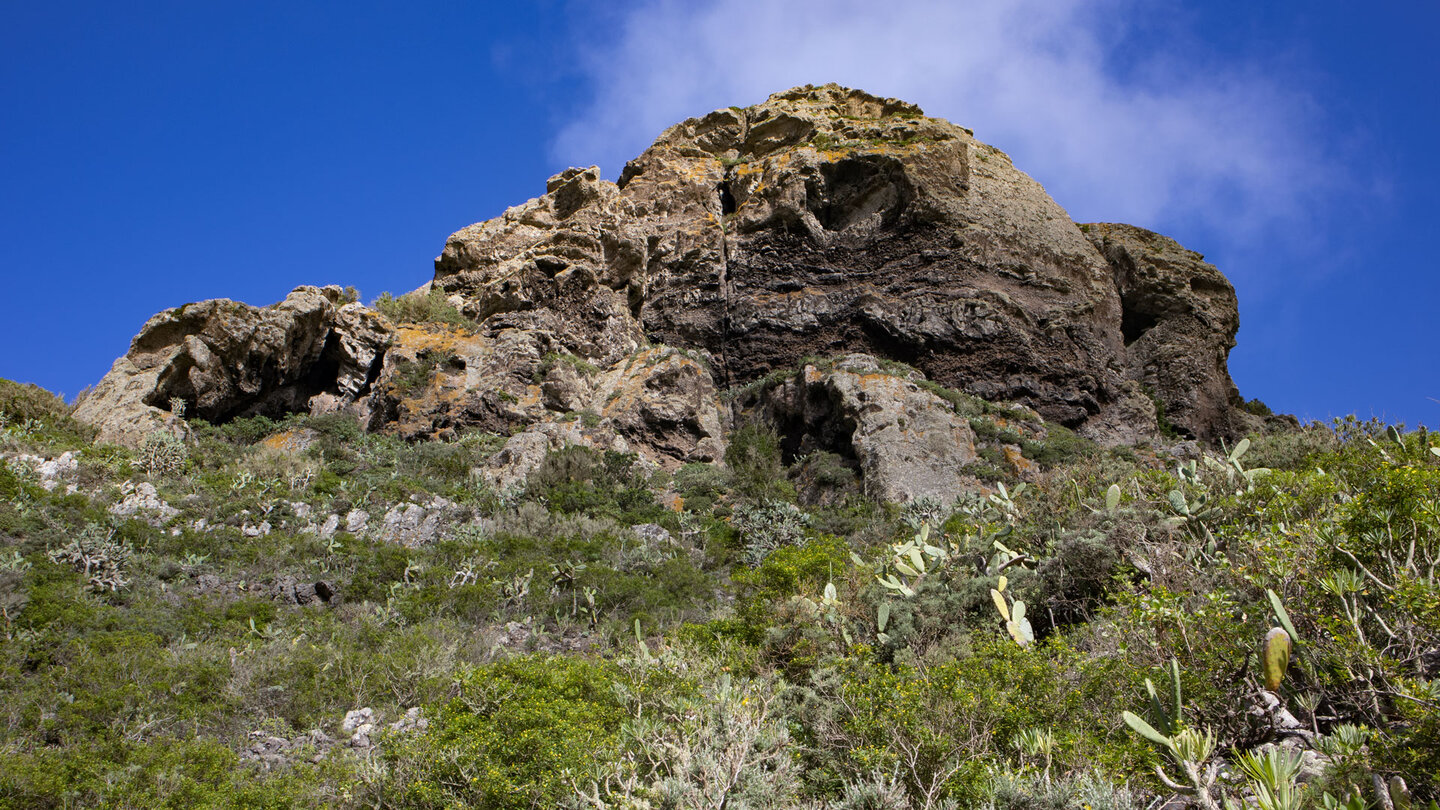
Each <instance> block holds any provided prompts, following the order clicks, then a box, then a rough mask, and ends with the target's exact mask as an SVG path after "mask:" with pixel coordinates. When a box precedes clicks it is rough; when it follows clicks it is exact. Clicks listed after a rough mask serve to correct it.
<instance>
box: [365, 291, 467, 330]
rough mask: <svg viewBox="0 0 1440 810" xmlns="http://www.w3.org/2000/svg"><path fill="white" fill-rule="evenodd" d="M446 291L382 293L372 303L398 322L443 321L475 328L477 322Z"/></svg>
mask: <svg viewBox="0 0 1440 810" xmlns="http://www.w3.org/2000/svg"><path fill="white" fill-rule="evenodd" d="M446 298H447V296H446V295H445V292H444V291H443V290H440V289H433V288H432V289H431V290H430V291H429V292H428V293H423V294H422V293H420V292H410V293H406V294H404V295H402V296H400V297H398V298H397V297H395V296H393V295H391V294H390V293H388V292H386V293H381V294H380V297H379V298H377V299H375V303H374V304H372V305H371V306H373V307H374V308H375V309H376V310H379V312H380V314H382V315H384V316H385V317H387V318H389V319H390V320H392V321H394V322H396V323H443V324H446V325H448V326H458V327H461V328H465V329H473V328H475V322H474V321H472V320H470V319H469V318H467V317H465V314H464V313H463V312H461V311H460V310H458V309H456V308H455V305H454V304H451V303H450V302H449V301H448V300H446Z"/></svg>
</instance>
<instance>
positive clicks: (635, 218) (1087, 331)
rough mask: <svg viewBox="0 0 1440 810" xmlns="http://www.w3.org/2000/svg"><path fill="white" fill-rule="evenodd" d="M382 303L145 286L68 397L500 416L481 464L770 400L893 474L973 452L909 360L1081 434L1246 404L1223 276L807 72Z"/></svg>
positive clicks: (191, 411) (695, 438) (472, 235)
mask: <svg viewBox="0 0 1440 810" xmlns="http://www.w3.org/2000/svg"><path fill="white" fill-rule="evenodd" d="M399 302H401V303H406V304H408V305H409V306H408V307H401V308H392V311H391V315H392V317H386V315H384V314H382V313H381V312H377V311H376V310H373V309H369V308H366V307H364V306H362V305H360V304H359V303H355V302H348V301H347V300H346V298H345V296H344V294H343V293H342V292H341V290H340V289H339V288H335V287H330V288H324V289H319V288H315V287H300V288H297V289H296V290H295V291H294V292H293V293H291V294H290V296H288V297H287V298H286V299H285V300H284V301H283V302H281V303H279V304H276V305H274V306H270V307H266V308H255V307H249V306H245V305H242V304H238V303H234V302H231V301H225V300H220V301H207V302H204V303H200V304H190V305H187V306H183V307H180V308H178V309H172V310H167V311H165V312H162V313H160V314H159V315H156V316H155V317H154V318H152V319H151V320H150V321H149V322H148V323H147V324H145V326H144V328H143V329H142V330H141V332H140V334H139V335H138V336H137V337H136V338H135V339H134V342H133V343H132V345H131V347H130V351H129V352H128V353H127V354H126V355H125V356H124V357H122V358H120V359H119V360H117V361H116V363H115V366H114V368H112V370H111V371H110V373H109V374H108V375H107V376H106V377H105V378H104V380H102V381H101V382H100V384H99V385H98V386H96V388H95V389H94V390H92V391H91V392H90V393H89V394H88V395H87V396H85V397H84V399H83V401H82V402H81V404H80V407H79V408H78V410H77V411H76V416H77V417H78V418H79V419H81V420H82V421H86V422H89V423H91V424H93V425H94V426H96V427H97V428H99V431H100V438H101V440H104V441H111V442H117V443H122V444H130V445H137V444H139V443H141V442H143V441H144V440H145V439H146V437H147V436H149V435H150V434H152V433H153V432H154V431H156V430H157V429H168V430H171V431H173V432H183V431H184V430H185V423H184V422H183V420H181V419H177V418H176V413H175V411H176V409H177V408H182V407H183V414H184V415H186V416H192V417H194V416H198V417H201V418H204V419H206V420H208V421H211V422H223V421H226V420H228V419H231V418H235V417H238V416H252V415H269V416H278V415H283V414H286V413H293V412H310V413H326V412H334V411H344V412H349V413H352V414H354V415H355V416H356V417H357V418H359V419H360V420H361V421H362V423H363V424H364V425H365V427H366V428H367V429H368V430H372V431H394V432H398V433H399V434H401V435H403V436H406V437H410V438H423V437H433V436H440V437H444V436H446V435H452V434H453V433H454V432H455V431H457V430H462V429H465V428H476V429H483V430H489V431H495V432H505V433H511V434H514V435H513V437H512V438H511V440H510V446H507V448H506V450H505V452H503V453H501V454H500V455H499V456H498V457H497V458H499V459H501V461H498V462H496V464H497V465H498V466H495V467H494V468H493V469H490V470H488V471H487V474H488V475H490V476H491V477H492V479H493V480H495V481H496V482H501V481H504V480H513V479H521V478H523V475H524V474H525V472H527V471H528V469H529V468H531V467H532V466H533V465H534V464H537V463H538V460H539V459H540V458H543V456H544V454H545V452H547V451H548V450H550V449H554V448H557V447H560V446H563V445H564V444H569V443H575V444H586V445H589V446H592V447H597V448H604V449H616V450H622V451H627V452H635V453H638V454H639V455H640V456H642V457H644V458H646V459H648V460H649V461H650V462H653V463H655V464H658V465H660V466H662V467H667V468H672V467H674V466H677V465H679V464H681V463H686V462H709V461H717V460H720V459H721V458H722V457H723V452H724V447H725V444H726V436H727V435H729V433H730V432H732V431H733V430H735V429H737V426H739V425H742V424H745V423H747V422H749V421H754V420H768V421H769V422H770V423H771V424H772V426H773V427H774V428H775V429H776V430H777V431H778V432H779V433H780V434H781V436H782V437H783V439H784V441H785V444H786V446H787V449H788V452H791V453H792V454H800V453H805V452H811V451H815V450H824V451H827V452H831V453H835V454H836V455H838V456H840V457H841V458H842V459H843V460H844V462H845V463H847V464H849V465H850V466H851V467H852V468H853V469H854V470H855V471H856V472H857V473H858V474H859V475H860V476H861V477H862V479H863V481H864V488H865V489H866V490H867V491H868V492H870V493H872V494H875V495H877V496H881V497H885V498H888V499H893V500H908V499H911V498H914V497H919V496H921V495H927V496H928V495H937V496H938V495H941V494H944V493H945V492H947V491H951V490H954V489H956V488H957V487H963V485H964V481H963V480H961V479H962V478H963V476H960V477H959V478H957V475H958V473H956V472H955V471H956V470H958V469H960V468H962V467H963V466H964V465H965V464H966V463H968V462H970V461H973V460H974V458H975V448H974V446H973V441H974V437H973V435H972V434H971V430H970V427H969V426H968V425H967V423H966V421H965V420H964V419H962V418H959V417H958V416H957V415H956V410H955V406H954V404H953V403H952V402H949V401H947V400H946V399H945V398H944V397H942V396H940V395H938V394H937V393H935V392H934V391H932V390H929V389H927V388H926V387H925V386H930V387H933V388H937V389H943V390H948V391H953V392H961V393H963V394H965V395H968V396H972V397H976V398H979V399H981V400H984V401H988V402H1004V403H1010V404H1012V405H1015V406H1019V407H1022V408H1024V409H1027V410H1029V411H1030V412H1032V413H1033V414H1035V415H1036V418H1035V421H1036V424H1042V425H1043V424H1051V425H1059V426H1062V427H1064V428H1067V429H1072V430H1074V431H1076V432H1078V433H1079V434H1080V435H1081V436H1084V437H1087V438H1090V439H1093V440H1095V441H1098V442H1100V443H1101V444H1107V445H1114V444H1131V443H1135V442H1139V441H1143V440H1151V439H1156V438H1158V437H1159V436H1160V434H1161V433H1162V431H1163V432H1164V433H1166V434H1167V435H1169V436H1171V437H1172V438H1181V439H1185V438H1188V439H1195V440H1199V441H1201V442H1206V443H1217V442H1220V441H1222V440H1233V439H1235V438H1237V437H1239V436H1241V435H1243V434H1244V433H1246V432H1247V431H1249V430H1253V429H1254V428H1256V427H1258V426H1259V425H1258V423H1257V417H1255V416H1252V415H1250V414H1248V413H1246V412H1245V411H1243V410H1241V409H1240V407H1239V406H1240V405H1241V404H1242V400H1241V399H1240V396H1239V393H1238V392H1237V391H1236V388H1235V385H1234V383H1233V382H1232V381H1231V379H1230V376H1229V373H1228V371H1227V369H1226V357H1227V355H1228V353H1229V350H1230V348H1231V347H1232V346H1233V345H1234V339H1235V332H1236V330H1237V328H1238V326H1239V319H1238V315H1237V311H1236V299H1235V294H1234V290H1233V289H1232V287H1231V286H1230V284H1229V283H1228V282H1227V281H1226V279H1225V278H1224V276H1223V275H1221V274H1220V273H1219V272H1218V271H1217V270H1216V269H1215V268H1214V267H1212V266H1211V265H1209V264H1206V263H1205V262H1204V261H1203V257H1201V256H1200V255H1199V254H1197V253H1193V252H1191V251H1188V250H1186V249H1184V248H1182V247H1180V246H1179V245H1178V244H1176V243H1175V242H1173V241H1172V240H1170V239H1167V238H1165V237H1163V236H1160V235H1158V234H1154V233H1151V232H1149V231H1145V230H1143V229H1140V228H1136V227H1132V226H1128V225H1113V224H1089V225H1082V224H1076V223H1075V222H1073V221H1072V220H1071V219H1070V217H1069V216H1068V215H1067V214H1066V213H1065V211H1064V210H1062V209H1061V208H1060V206H1059V205H1057V204H1056V203H1055V201H1054V200H1052V199H1050V197H1049V196H1048V195H1047V194H1046V193H1045V190H1044V189H1043V188H1042V187H1041V186H1040V184H1038V183H1037V182H1035V181H1034V180H1033V179H1031V178H1030V177H1029V176H1027V175H1026V174H1024V173H1023V172H1021V171H1020V170H1019V169H1017V168H1016V167H1015V166H1014V165H1013V164H1012V163H1011V161H1010V159H1009V158H1008V157H1007V156H1006V155H1005V154H1004V153H1003V152H1001V151H1000V150H998V149H996V148H995V147H993V146H989V145H986V144H984V143H981V142H980V141H978V140H976V139H975V138H974V137H973V134H972V132H971V131H970V130H968V129H965V128H963V127H960V126H957V125H955V124H952V123H950V122H948V121H944V120H941V119H936V118H929V117H926V116H925V115H924V114H923V113H922V112H921V110H920V108H919V107H916V106H915V105H913V104H908V103H906V102H903V101H898V100H896V99H889V98H878V97H876V96H872V95H870V94H868V93H865V92H862V91H860V90H852V89H847V88H843V87H839V86H837V85H833V84H832V85H825V86H823V87H813V86H805V87H798V88H795V89H792V90H788V91H785V92H783V93H777V94H775V95H773V96H771V97H770V98H769V99H768V100H766V101H765V102H764V103H763V104H759V105H756V106H752V107H745V108H740V107H732V108H729V109H723V110H716V111H715V112H712V113H709V114H708V115H704V116H702V117H699V118H692V119H689V120H687V121H683V122H681V123H679V124H676V125H674V126H672V127H670V128H669V129H667V130H666V131H665V132H664V133H662V134H661V135H660V137H659V138H658V139H657V140H656V141H655V143H654V144H653V145H652V146H651V147H650V148H649V149H647V150H646V151H645V152H644V153H643V154H641V155H640V156H639V157H637V158H635V159H634V160H632V161H631V162H630V163H628V164H627V165H626V166H625V169H624V171H623V172H622V173H621V174H620V177H619V180H618V181H617V182H613V183H612V182H610V181H608V180H605V179H603V178H602V177H601V174H600V170H599V169H598V168H596V167H590V168H584V169H578V168H577V169H569V170H567V171H565V172H562V173H560V174H558V175H556V176H554V177H552V178H550V179H549V180H548V181H547V182H546V185H545V193H544V194H543V195H542V196H540V197H537V198H535V199H532V200H530V201H528V202H525V203H523V204H520V205H517V206H515V207H513V208H510V209H509V210H507V211H505V212H504V213H503V214H502V215H500V216H498V217H496V218H495V219H492V220H489V221H487V222H481V223H478V224H475V225H472V226H470V227H468V228H465V229H463V230H461V231H459V232H458V233H455V234H453V235H451V236H450V238H449V239H448V240H446V243H445V248H444V250H443V252H442V253H441V255H440V256H439V257H438V258H437V259H436V260H435V274H434V278H433V279H432V280H431V281H430V282H428V283H427V284H426V285H425V286H424V287H422V288H421V289H420V290H417V291H416V292H415V293H412V294H410V295H409V296H406V297H404V298H402V299H399ZM390 303H392V304H393V303H396V302H395V301H394V300H392V301H391V302H390ZM380 309H381V310H384V309H385V307H384V306H381V307H380ZM415 310H423V312H422V314H420V315H418V316H417V315H415V314H414V311H415ZM437 312H441V313H444V315H445V317H433V316H434V315H435V313H437ZM406 313H409V314H408V315H407V314H406ZM841 359H843V361H842V360H841ZM807 363H809V364H810V365H809V367H808V368H806V369H805V370H804V371H803V373H798V372H800V371H801V370H802V367H804V366H805V365H806V364H807ZM897 369H898V370H899V371H897Z"/></svg>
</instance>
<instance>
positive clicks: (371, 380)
mask: <svg viewBox="0 0 1440 810" xmlns="http://www.w3.org/2000/svg"><path fill="white" fill-rule="evenodd" d="M386 351H387V348H386V347H384V346H382V347H380V350H379V351H377V352H375V359H374V360H371V361H370V368H368V369H366V370H365V383H364V384H363V385H361V386H360V390H359V391H358V392H356V394H355V396H356V398H357V399H358V398H359V397H363V396H365V395H367V394H369V393H370V388H371V386H373V385H374V384H375V381H376V380H378V379H380V372H382V371H384V370H385V352H386Z"/></svg>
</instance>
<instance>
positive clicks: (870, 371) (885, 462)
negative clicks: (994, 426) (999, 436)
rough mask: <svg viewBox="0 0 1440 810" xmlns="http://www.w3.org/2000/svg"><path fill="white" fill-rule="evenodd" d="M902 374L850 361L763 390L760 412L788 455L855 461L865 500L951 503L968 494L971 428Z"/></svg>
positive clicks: (870, 360)
mask: <svg viewBox="0 0 1440 810" xmlns="http://www.w3.org/2000/svg"><path fill="white" fill-rule="evenodd" d="M917 383H918V380H917V379H916V378H915V377H911V376H909V375H907V374H903V373H901V374H896V373H887V372H885V371H882V369H881V365H880V362H879V361H878V360H876V359H875V358H874V357H870V356H868V355H863V354H852V355H849V356H847V357H844V358H841V359H840V360H839V361H837V362H836V363H834V365H832V366H830V367H828V368H822V367H820V366H817V365H813V364H812V365H806V366H805V368H804V369H802V370H801V372H800V374H799V375H797V376H796V377H794V378H792V379H790V380H787V381H785V382H783V383H781V384H780V385H777V386H775V387H773V388H769V389H767V390H765V391H764V392H763V393H762V394H761V396H760V409H761V412H762V413H763V415H764V416H765V417H766V419H767V420H768V421H769V422H771V423H772V424H775V425H776V426H777V427H778V428H779V431H780V435H781V440H782V443H783V445H784V450H785V453H786V455H787V456H790V457H794V456H803V455H806V454H809V453H814V452H816V451H825V452H830V453H834V454H836V455H837V456H839V457H840V458H841V459H842V460H849V461H851V462H853V464H854V465H855V467H856V469H857V471H858V473H859V478H860V481H861V484H862V485H863V487H864V489H865V493H866V494H867V495H869V496H871V497H873V498H878V499H880V500H885V501H895V502H906V501H911V500H914V499H916V498H937V499H940V500H942V501H949V500H951V499H953V498H954V497H955V496H957V495H959V494H960V493H961V492H962V491H964V490H966V489H970V488H972V485H973V483H974V482H973V480H972V479H970V478H969V477H968V476H966V475H965V474H964V473H962V470H963V469H964V467H965V465H967V464H969V463H971V462H973V461H975V459H976V454H975V434H974V432H973V431H972V430H971V429H970V423H969V422H968V421H967V420H966V419H965V418H963V417H961V416H959V415H958V414H956V413H955V411H954V409H953V408H952V407H951V406H950V405H949V403H947V402H946V401H945V400H943V399H941V398H940V397H939V396H937V395H936V394H934V393H932V392H930V391H927V390H925V389H924V388H922V387H921V386H920V385H918V384H917Z"/></svg>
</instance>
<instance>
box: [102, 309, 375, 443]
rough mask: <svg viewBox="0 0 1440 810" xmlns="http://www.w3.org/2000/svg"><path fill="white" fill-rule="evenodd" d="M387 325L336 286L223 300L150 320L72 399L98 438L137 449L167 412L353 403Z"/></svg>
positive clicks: (222, 415)
mask: <svg viewBox="0 0 1440 810" xmlns="http://www.w3.org/2000/svg"><path fill="white" fill-rule="evenodd" d="M390 333H391V327H390V325H389V324H388V323H387V322H386V321H385V320H384V319H383V318H382V317H380V316H379V315H378V314H377V313H375V312H373V311H372V310H369V309H366V308H365V307H362V306H360V305H359V304H354V303H345V300H344V293H343V292H342V291H341V290H340V288H339V287H325V288H318V287H297V288H296V289H295V290H294V291H293V292H291V293H290V295H288V296H287V297H286V298H285V300H284V301H281V302H280V303H278V304H275V305H273V306H269V307H263V308H259V307H252V306H249V305H247V304H241V303H238V302H235V301H230V300H228V299H216V300H211V301H203V302H201V303H198V304H188V305H186V306H182V307H176V308H175V309H168V310H165V311H164V312H161V313H160V314H158V315H156V316H155V317H153V318H151V319H150V320H149V321H148V322H147V323H146V324H145V326H144V328H142V329H141V330H140V334H138V335H136V337H135V339H134V340H133V341H132V342H131V344H130V351H129V352H127V353H126V354H125V356H124V357H121V358H120V359H118V360H116V361H115V365H114V366H113V367H112V368H111V369H110V373H108V374H106V375H105V378H104V379H102V380H101V381H100V383H99V384H98V385H97V386H96V387H95V388H94V389H92V390H91V391H90V392H88V393H87V394H86V395H85V396H84V397H83V398H82V399H81V400H80V401H79V403H78V404H77V406H76V409H75V418H76V419H79V420H80V421H82V422H86V423H88V424H91V425H94V426H95V427H97V428H98V429H99V435H98V440H99V441H102V442H112V443H116V444H124V445H130V446H138V445H140V444H141V443H143V442H144V440H145V439H146V437H148V436H149V435H150V434H151V433H152V432H154V431H155V430H159V429H172V430H181V429H183V427H182V426H181V425H180V423H179V421H178V420H177V419H176V415H175V414H174V413H173V412H174V411H175V410H176V409H181V410H182V412H183V414H184V415H185V416H199V417H201V418H203V419H205V420H207V421H210V422H213V423H219V422H225V421H227V420H229V419H232V418H235V417H237V416H254V415H268V416H279V415H283V414H286V413H293V412H296V411H307V410H309V409H310V403H311V401H312V399H315V398H317V397H321V395H327V396H328V398H329V399H333V400H339V401H342V402H353V401H354V400H356V399H357V398H359V397H360V396H361V395H362V394H364V393H365V392H366V391H367V390H368V388H369V385H370V383H371V381H373V379H374V377H375V375H376V374H377V373H378V372H379V369H380V361H381V360H382V359H383V356H384V353H385V349H386V347H387V346H388V345H389V343H390Z"/></svg>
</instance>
